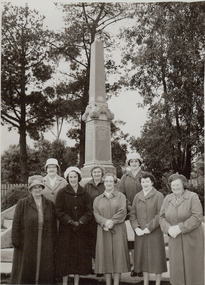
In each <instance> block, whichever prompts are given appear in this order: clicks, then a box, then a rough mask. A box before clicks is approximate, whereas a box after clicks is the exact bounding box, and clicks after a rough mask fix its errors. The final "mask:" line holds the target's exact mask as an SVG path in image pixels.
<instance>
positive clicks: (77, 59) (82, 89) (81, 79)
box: [52, 3, 127, 167]
mask: <svg viewBox="0 0 205 285" xmlns="http://www.w3.org/2000/svg"><path fill="white" fill-rule="evenodd" d="M56 5H57V7H58V8H59V9H62V11H63V12H64V23H65V29H64V31H63V32H61V33H59V34H57V35H56V44H53V50H52V55H53V57H54V58H57V59H61V58H64V59H65V60H66V61H69V62H70V71H69V74H65V76H67V77H65V78H68V80H69V84H68V85H66V84H65V85H64V86H65V87H66V88H67V90H68V92H67V93H68V94H70V98H71V100H73V102H75V103H77V104H78V105H77V106H78V107H77V108H76V109H75V110H76V114H77V116H75V117H74V116H73V121H75V123H77V124H80V132H78V133H79V141H80V143H79V144H78V147H79V152H80V161H79V165H80V166H81V167H82V166H83V163H84V157H85V153H84V152H85V149H84V145H85V122H84V121H82V119H81V118H82V115H83V114H84V112H85V109H86V107H87V104H88V101H89V76H90V46H91V44H92V43H93V42H94V41H95V40H96V39H97V40H100V41H103V43H104V46H105V47H106V48H107V49H109V48H111V47H114V40H113V36H112V35H111V33H110V32H108V29H107V27H108V26H111V25H114V24H116V23H117V22H119V21H120V20H122V19H124V18H125V17H127V10H126V9H125V6H127V5H124V4H123V3H72V4H70V3H58V4H56ZM73 51H75V54H73ZM105 67H106V74H110V73H112V72H115V73H117V68H116V66H115V62H114V61H113V60H112V59H111V58H108V60H107V61H106V62H105ZM106 87H107V92H109V91H112V93H114V92H116V91H117V90H118V89H119V88H120V85H119V84H116V83H114V84H110V83H108V84H106ZM74 115H75V114H74ZM74 128H75V127H74ZM71 135H73V133H72V134H71Z"/></svg>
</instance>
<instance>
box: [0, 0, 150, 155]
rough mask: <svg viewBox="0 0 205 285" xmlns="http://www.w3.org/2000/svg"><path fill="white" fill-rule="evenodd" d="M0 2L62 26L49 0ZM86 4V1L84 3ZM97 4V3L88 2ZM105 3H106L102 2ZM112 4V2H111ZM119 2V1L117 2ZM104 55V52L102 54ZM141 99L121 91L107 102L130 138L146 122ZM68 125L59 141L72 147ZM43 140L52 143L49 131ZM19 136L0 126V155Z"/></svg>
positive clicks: (118, 56)
mask: <svg viewBox="0 0 205 285" xmlns="http://www.w3.org/2000/svg"><path fill="white" fill-rule="evenodd" d="M2 2H12V3H13V5H21V6H25V4H26V3H28V6H29V9H36V10H37V11H39V12H40V14H42V15H45V16H46V18H45V24H46V25H47V26H48V27H49V28H50V29H54V30H59V29H60V28H61V26H62V12H61V11H59V10H57V9H56V8H55V6H54V4H53V1H51V0H41V1H39V0H35V1H33V0H32V1H30V0H27V1H24V0H13V1H11V0H10V1H2ZM55 2H69V1H55ZM85 2H86V1H85ZM89 2H98V1H89ZM104 2H106V1H104ZM113 2H114V1H113ZM118 2H119V1H118ZM104 53H105V52H104ZM114 58H115V61H116V63H119V62H120V60H121V54H120V52H119V51H115V54H114ZM141 102H142V98H141V97H140V95H139V94H138V93H137V90H136V91H122V92H121V93H120V94H119V95H118V96H117V97H115V96H112V98H111V99H109V100H108V101H107V103H108V108H109V109H110V111H112V112H113V113H114V116H115V117H114V121H115V120H122V121H124V122H125V123H126V124H125V125H124V126H121V129H122V131H123V132H125V133H129V134H130V135H131V136H135V137H138V136H140V131H141V129H142V126H143V124H144V123H145V121H146V120H147V109H146V108H145V109H143V108H138V107H137V103H141ZM69 128H70V125H68V124H64V126H63V129H62V134H61V139H64V140H66V141H67V145H69V146H73V145H74V144H75V141H73V140H69V139H68V138H67V137H66V133H67V131H68V129H69ZM44 135H45V139H48V140H50V141H53V140H54V139H55V137H54V136H53V135H52V133H51V132H50V131H48V132H46V133H45V134H44ZM18 142H19V135H18V133H17V131H15V130H12V131H8V126H7V125H5V126H1V154H2V153H3V152H4V151H5V150H7V149H8V147H9V145H10V144H18ZM33 142H34V141H33V140H31V139H30V138H29V136H27V143H28V145H30V146H31V147H32V146H33Z"/></svg>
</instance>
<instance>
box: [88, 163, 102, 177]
mask: <svg viewBox="0 0 205 285" xmlns="http://www.w3.org/2000/svg"><path fill="white" fill-rule="evenodd" d="M96 168H100V169H101V171H102V175H105V168H104V167H103V166H102V165H94V166H93V167H92V168H91V169H90V173H91V174H92V172H93V170H94V169H96Z"/></svg>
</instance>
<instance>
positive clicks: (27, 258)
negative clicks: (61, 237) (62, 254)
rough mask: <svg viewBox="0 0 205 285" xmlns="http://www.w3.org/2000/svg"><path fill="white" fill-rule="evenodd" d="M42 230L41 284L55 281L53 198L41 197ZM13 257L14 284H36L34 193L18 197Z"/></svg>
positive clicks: (36, 235) (12, 278) (54, 217)
mask: <svg viewBox="0 0 205 285" xmlns="http://www.w3.org/2000/svg"><path fill="white" fill-rule="evenodd" d="M42 206H43V219H44V223H43V231H42V243H41V258H40V274H39V283H38V284H54V265H55V264H54V249H55V240H56V216H55V208H54V204H53V202H51V201H50V200H47V199H46V198H45V197H42ZM11 240H12V245H13V246H14V257H13V265H12V273H11V284H35V275H36V265H37V241H38V211H37V208H36V203H35V201H34V198H33V196H32V195H30V196H29V197H27V198H23V199H21V200H19V201H18V203H17V205H16V210H15V214H14V218H13V225H12V236H11Z"/></svg>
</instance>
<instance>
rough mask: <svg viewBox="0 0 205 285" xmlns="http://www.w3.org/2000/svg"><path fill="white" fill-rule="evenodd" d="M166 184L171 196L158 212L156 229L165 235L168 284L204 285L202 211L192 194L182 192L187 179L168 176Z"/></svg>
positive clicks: (175, 175) (196, 198)
mask: <svg viewBox="0 0 205 285" xmlns="http://www.w3.org/2000/svg"><path fill="white" fill-rule="evenodd" d="M168 182H169V184H170V186H171V190H172V192H173V193H171V194H169V195H167V196H166V197H165V199H164V202H163V204H162V208H161V211H160V226H161V229H162V231H163V232H164V233H165V234H168V235H169V265H170V283H171V284H172V285H181V284H183V285H203V284H204V229H203V226H202V221H203V210H202V205H201V202H200V200H199V197H198V195H197V194H196V193H194V192H191V191H189V190H187V189H186V187H187V179H186V177H185V176H184V175H182V174H178V173H176V174H172V175H171V176H170V177H169V179H168Z"/></svg>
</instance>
